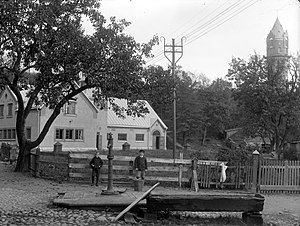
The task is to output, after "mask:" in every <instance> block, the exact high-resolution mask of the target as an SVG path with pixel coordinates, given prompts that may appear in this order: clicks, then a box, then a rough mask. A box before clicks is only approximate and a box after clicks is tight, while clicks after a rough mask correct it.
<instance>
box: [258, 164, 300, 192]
mask: <svg viewBox="0 0 300 226" xmlns="http://www.w3.org/2000/svg"><path fill="white" fill-rule="evenodd" d="M258 181H259V188H260V191H261V192H274V191H291V192H293V191H294V192H300V161H284V160H274V159H261V162H260V168H259V179H258Z"/></svg>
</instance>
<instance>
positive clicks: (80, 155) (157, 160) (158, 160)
mask: <svg viewBox="0 0 300 226" xmlns="http://www.w3.org/2000/svg"><path fill="white" fill-rule="evenodd" d="M93 156H94V154H92V153H70V158H79V159H80V158H82V159H92V158H93ZM100 157H101V158H102V159H103V160H105V159H107V155H100ZM134 159H135V157H131V156H114V160H115V161H126V162H127V161H134ZM147 160H148V162H155V163H168V164H184V165H190V164H192V160H191V159H175V160H174V159H164V158H152V157H148V158H147ZM221 162H222V161H210V160H198V162H197V163H198V164H199V165H201V164H211V165H219V164H220V163H221Z"/></svg>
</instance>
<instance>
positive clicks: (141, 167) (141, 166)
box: [133, 150, 147, 180]
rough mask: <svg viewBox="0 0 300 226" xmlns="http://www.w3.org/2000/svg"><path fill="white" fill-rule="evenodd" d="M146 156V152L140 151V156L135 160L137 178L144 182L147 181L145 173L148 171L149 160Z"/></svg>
mask: <svg viewBox="0 0 300 226" xmlns="http://www.w3.org/2000/svg"><path fill="white" fill-rule="evenodd" d="M144 155H145V151H144V150H140V155H139V156H137V157H136V158H135V160H134V165H133V167H134V169H135V170H136V178H137V179H140V178H141V179H142V180H144V179H145V171H147V159H146V157H145V156H144Z"/></svg>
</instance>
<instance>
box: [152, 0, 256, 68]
mask: <svg viewBox="0 0 300 226" xmlns="http://www.w3.org/2000/svg"><path fill="white" fill-rule="evenodd" d="M256 2H258V0H255V1H250V2H248V3H246V5H243V6H242V7H239V8H238V9H236V7H238V6H240V4H241V0H239V1H237V2H235V3H234V4H232V5H231V6H230V7H227V8H226V9H225V10H223V11H222V12H220V13H218V14H217V15H216V16H214V17H213V18H212V19H210V20H209V21H207V22H206V23H205V24H203V25H201V26H200V27H201V28H200V27H199V28H197V29H194V31H193V32H192V31H191V32H189V33H188V35H186V36H187V37H188V42H187V43H186V45H189V44H191V43H192V42H194V41H196V40H197V39H199V38H200V37H202V36H204V35H206V34H207V33H209V32H210V31H212V30H214V29H216V28H217V27H219V26H221V25H222V24H224V23H225V22H227V21H228V20H230V19H232V18H233V17H235V16H236V15H238V14H240V13H241V12H243V11H245V10H246V9H248V8H249V7H251V6H252V5H254V4H255V3H256ZM218 8H220V7H218ZM229 9H230V10H229ZM233 9H235V10H234V11H233ZM215 11H216V10H214V11H213V12H215ZM232 11H233V12H232ZM229 12H230V14H229V15H228V13H229ZM225 14H227V15H226V17H225V18H224V19H223V18H221V16H223V15H225ZM219 18H221V19H222V20H223V21H217V23H216V24H212V23H213V22H215V21H216V20H217V19H219ZM197 24H199V23H197ZM194 26H195V25H193V26H192V27H194ZM189 29H190V28H189ZM189 29H186V30H189ZM162 59H164V56H163V52H160V53H159V54H157V55H156V56H155V57H154V58H152V59H150V60H149V61H148V62H147V64H148V63H150V62H151V61H153V62H152V63H151V64H155V63H158V62H160V61H161V60H162Z"/></svg>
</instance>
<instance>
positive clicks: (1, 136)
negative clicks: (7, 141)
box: [0, 129, 3, 140]
mask: <svg viewBox="0 0 300 226" xmlns="http://www.w3.org/2000/svg"><path fill="white" fill-rule="evenodd" d="M2 139H3V130H2V129H0V140H2Z"/></svg>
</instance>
